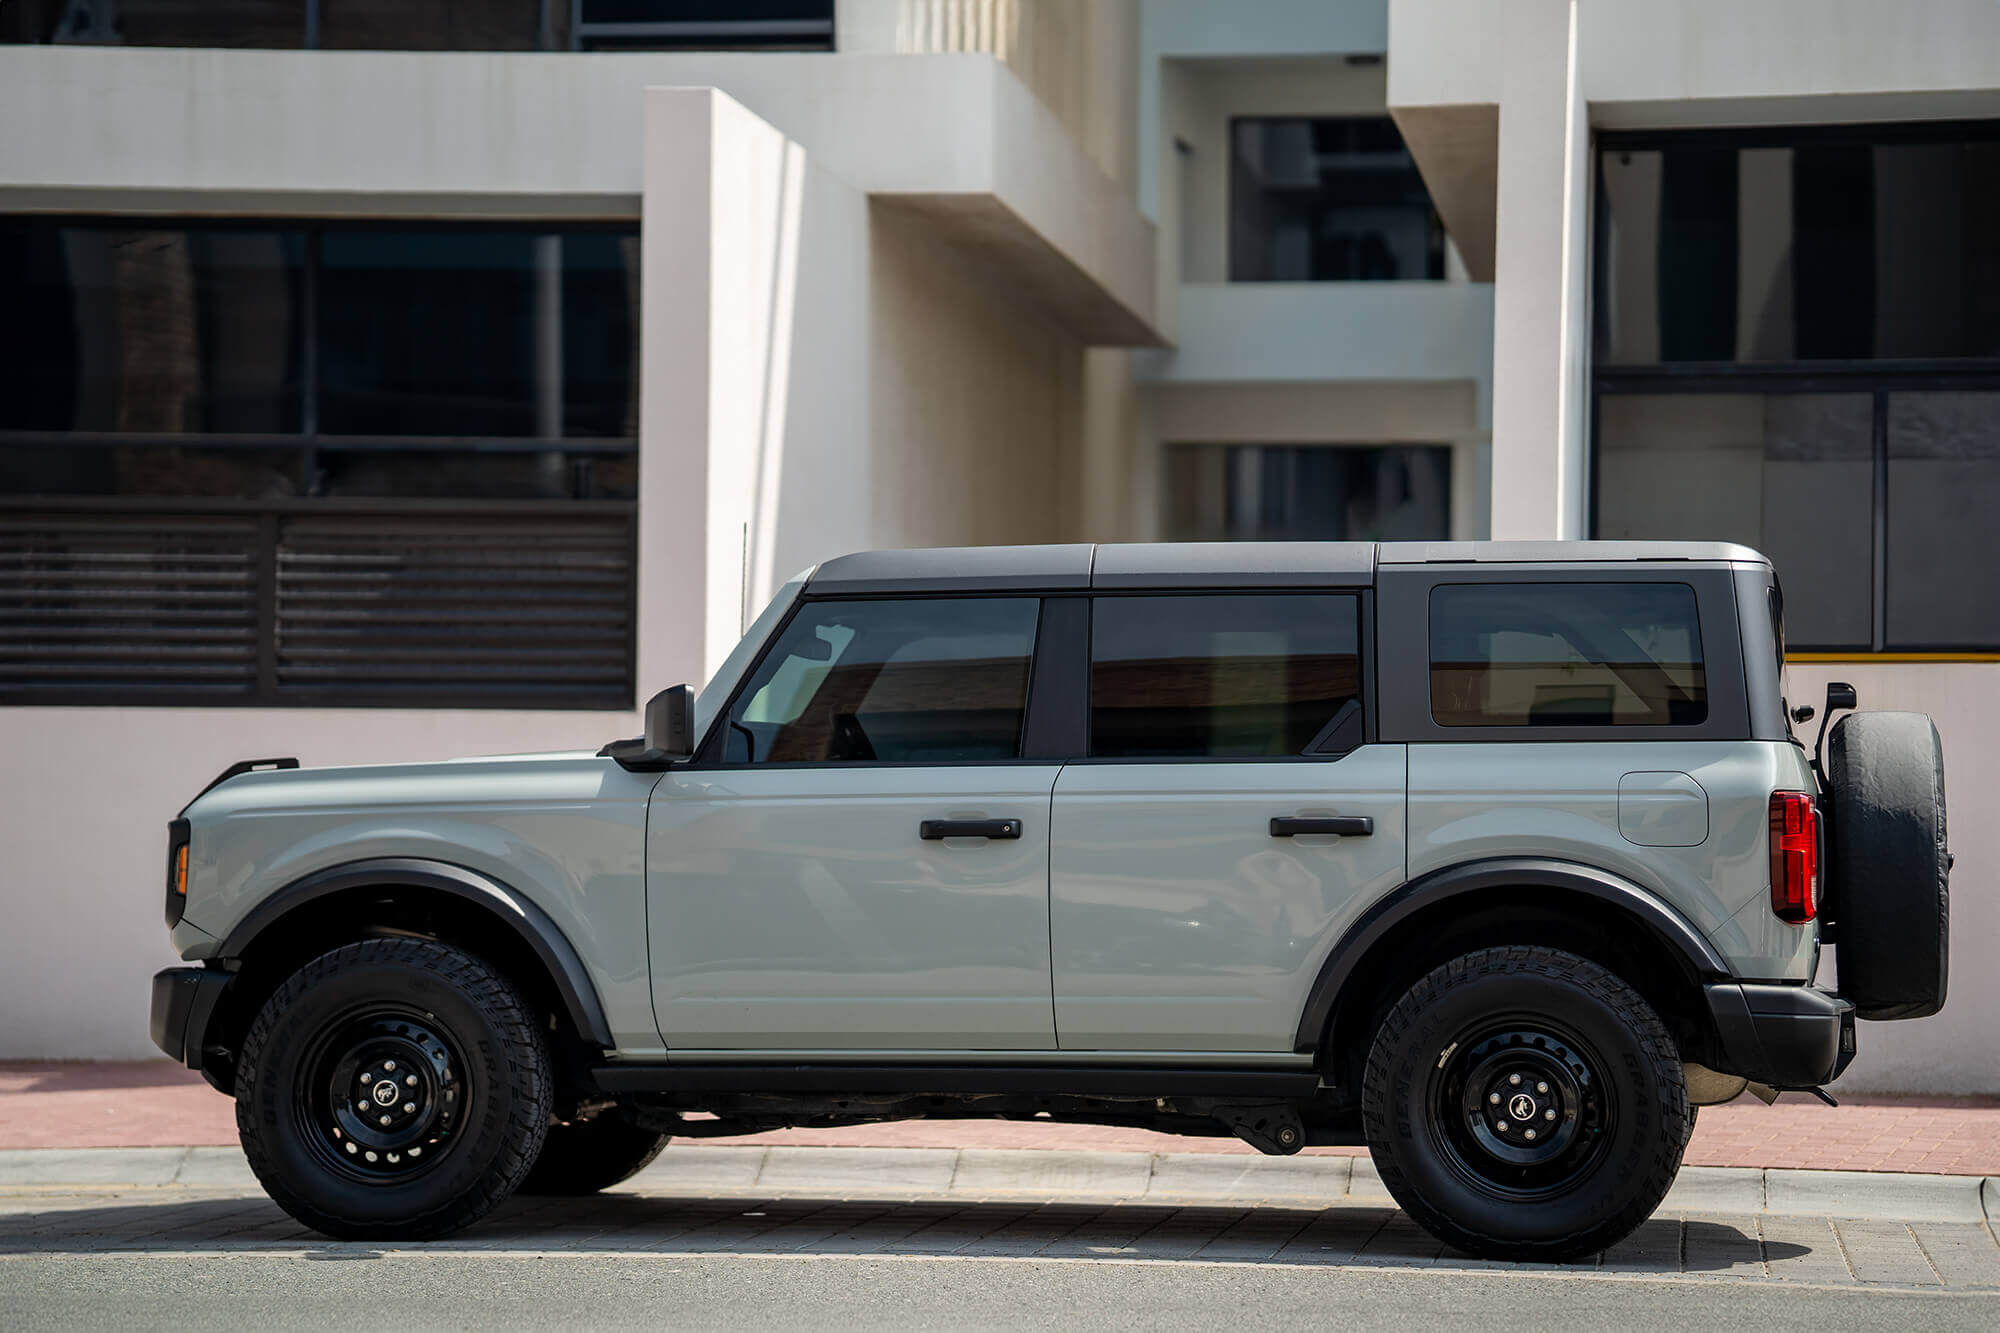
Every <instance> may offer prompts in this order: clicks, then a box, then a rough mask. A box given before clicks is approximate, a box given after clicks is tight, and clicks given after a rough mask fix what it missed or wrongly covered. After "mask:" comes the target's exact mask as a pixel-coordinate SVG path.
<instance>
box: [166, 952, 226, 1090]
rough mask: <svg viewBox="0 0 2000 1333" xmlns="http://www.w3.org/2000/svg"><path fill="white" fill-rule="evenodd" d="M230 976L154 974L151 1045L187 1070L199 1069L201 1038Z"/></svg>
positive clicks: (176, 971) (183, 970)
mask: <svg viewBox="0 0 2000 1333" xmlns="http://www.w3.org/2000/svg"><path fill="white" fill-rule="evenodd" d="M229 981H230V974H229V973H227V972H218V971H214V970H211V969H209V968H205V967H170V968H168V969H167V970H166V971H164V972H156V973H154V974H153V1024H152V1028H153V1045H155V1046H157V1047H159V1048H160V1049H161V1050H163V1051H165V1052H166V1053H167V1054H168V1055H169V1056H171V1057H173V1058H174V1059H175V1060H178V1061H180V1062H181V1063H182V1064H184V1065H186V1066H187V1067H188V1068H189V1069H200V1068H201V1067H202V1045H203V1038H204V1037H206V1036H207V1034H208V1024H209V1020H210V1019H211V1018H212V1017H214V1015H215V1003H216V1001H217V1000H219V999H221V998H222V991H223V988H224V987H226V986H228V985H229Z"/></svg>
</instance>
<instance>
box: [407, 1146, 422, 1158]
mask: <svg viewBox="0 0 2000 1333" xmlns="http://www.w3.org/2000/svg"><path fill="white" fill-rule="evenodd" d="M423 1155H424V1150H423V1149H422V1148H412V1149H410V1156H412V1157H422V1156H423Z"/></svg>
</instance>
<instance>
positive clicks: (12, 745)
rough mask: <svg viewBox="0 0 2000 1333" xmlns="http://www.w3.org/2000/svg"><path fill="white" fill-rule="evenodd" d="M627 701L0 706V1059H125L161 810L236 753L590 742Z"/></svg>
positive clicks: (503, 748)
mask: <svg viewBox="0 0 2000 1333" xmlns="http://www.w3.org/2000/svg"><path fill="white" fill-rule="evenodd" d="M638 729H639V720H638V717H637V715H636V714H632V713H515V712H478V711H465V712H459V711H450V710H438V711H430V710H424V711H401V710H398V711H376V710H368V711H360V710H355V709H341V708H327V709H311V710H307V709H262V708H260V709H241V708H227V709H223V708H157V709H141V708H8V709H4V710H0V754H4V755H5V760H4V765H5V767H4V769H0V783H4V794H5V799H4V801H0V846H4V847H5V848H6V849H7V857H6V861H5V864H4V865H3V866H0V920H3V921H5V923H6V926H5V930H4V933H0V1016H4V1018H5V1024H4V1030H0V1059H52V1060H79V1059H90V1060H134V1059H144V1058H148V1057H151V1056H156V1055H158V1054H159V1052H158V1051H157V1050H156V1049H155V1048H154V1046H153V1043H152V1042H151V1040H149V1039H148V1037H147V1035H146V1017H147V1006H148V1001H149V995H150V987H151V983H152V976H153V973H154V972H155V971H157V970H159V969H160V968H162V967H170V966H172V965H173V964H174V963H175V962H176V961H177V960H176V959H175V957H174V955H173V951H172V950H171V949H170V948H169V947H168V944H167V932H166V926H165V923H164V921H163V919H162V916H161V912H162V909H163V908H164V906H165V902H166V878H165V869H166V859H165V858H166V846H167V821H168V820H169V819H172V818H173V817H174V815H175V813H176V812H177V811H179V809H180V808H181V807H182V806H183V805H185V804H187V802H188V801H189V800H190V799H192V798H193V796H194V794H195V793H196V792H197V791H199V790H200V789H201V787H202V784H203V783H205V782H207V781H208V780H209V779H210V778H212V777H214V776H215V775H216V774H217V773H220V772H221V771H222V770H223V769H225V768H227V767H228V766H229V765H230V764H232V763H234V762H235V761H236V760H238V759H244V758H249V757H251V756H263V755H281V754H289V755H297V756H298V757H299V760H300V762H302V763H306V764H315V765H318V764H353V763H402V762H414V761H418V760H434V759H450V758H454V757H456V756H461V755H476V754H507V753H520V752H524V751H534V750H578V749H592V750H594V749H596V748H597V747H598V746H600V745H602V744H603V743H604V742H605V741H607V740H611V739H614V738H616V737H620V736H630V735H634V734H636V733H637V731H638Z"/></svg>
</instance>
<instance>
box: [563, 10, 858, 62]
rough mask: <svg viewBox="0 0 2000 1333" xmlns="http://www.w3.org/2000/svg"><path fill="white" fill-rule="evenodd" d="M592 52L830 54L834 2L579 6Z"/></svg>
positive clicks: (583, 40) (582, 40) (580, 40)
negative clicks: (773, 52) (777, 52)
mask: <svg viewBox="0 0 2000 1333" xmlns="http://www.w3.org/2000/svg"><path fill="white" fill-rule="evenodd" d="M576 39H577V44H578V45H579V46H580V47H582V48H584V49H585V50H591V51H607V50H616V51H676V50H711V51H712V50H718V49H724V50H726V49H730V48H736V49H741V50H763V51H830V50H832V49H833V0H578V5H577V29H576Z"/></svg>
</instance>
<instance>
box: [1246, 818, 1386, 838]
mask: <svg viewBox="0 0 2000 1333" xmlns="http://www.w3.org/2000/svg"><path fill="white" fill-rule="evenodd" d="M1374 831H1375V820H1374V819H1373V818H1372V817H1371V816H1368V815H1274V816H1272V818H1271V836H1272V837H1274V838H1292V837H1296V836H1298V835H1299V834H1301V833H1338V834H1340V835H1341V836H1342V837H1345V838H1365V837H1367V836H1368V835H1369V834H1371V833H1373V832H1374Z"/></svg>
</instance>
